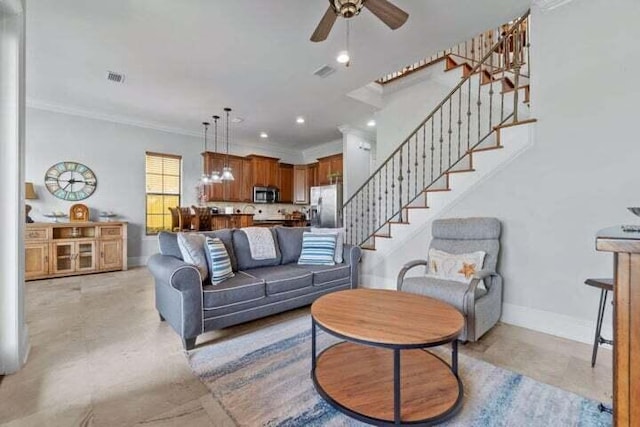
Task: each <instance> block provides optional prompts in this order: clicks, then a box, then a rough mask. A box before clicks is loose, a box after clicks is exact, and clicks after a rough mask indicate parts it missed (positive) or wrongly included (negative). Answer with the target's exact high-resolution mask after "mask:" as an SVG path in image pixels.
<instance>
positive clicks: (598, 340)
mask: <svg viewBox="0 0 640 427" xmlns="http://www.w3.org/2000/svg"><path fill="white" fill-rule="evenodd" d="M584 283H585V284H586V285H589V286H593V287H595V288H600V306H599V307H598V320H597V322H596V335H595V338H594V340H593V353H592V354H591V367H592V368H593V367H594V366H596V357H597V356H598V347H599V346H600V344H609V345H613V340H608V339H605V338H602V335H601V333H600V332H601V331H602V319H603V318H604V310H605V307H606V304H607V295H608V294H609V291H613V279H587V280H585V282H584Z"/></svg>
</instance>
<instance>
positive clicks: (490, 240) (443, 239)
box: [398, 218, 502, 341]
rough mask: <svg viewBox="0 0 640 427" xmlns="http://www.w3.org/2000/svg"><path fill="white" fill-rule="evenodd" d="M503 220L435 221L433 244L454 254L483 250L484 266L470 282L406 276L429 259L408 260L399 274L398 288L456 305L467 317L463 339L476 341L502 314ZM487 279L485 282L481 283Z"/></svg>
mask: <svg viewBox="0 0 640 427" xmlns="http://www.w3.org/2000/svg"><path fill="white" fill-rule="evenodd" d="M500 231H501V226H500V221H498V220H497V219H496V218H455V219H440V220H436V221H434V222H433V227H432V236H433V240H432V241H431V245H430V248H433V249H438V250H441V251H444V252H448V253H453V254H462V253H470V252H475V251H484V252H486V256H485V259H484V265H483V266H482V270H480V271H477V272H476V273H475V274H474V276H473V279H472V280H471V283H470V284H468V285H467V284H465V283H461V282H456V281H450V280H443V279H436V278H432V277H426V276H424V275H423V276H419V277H405V275H406V273H407V272H408V271H409V270H410V269H412V268H414V267H417V266H427V262H428V260H426V259H424V260H416V261H411V262H409V263H407V264H406V265H405V266H404V267H403V268H402V270H400V273H399V274H398V290H399V291H404V292H411V293H415V294H420V295H424V296H428V297H432V298H436V299H439V300H441V301H444V302H446V303H449V304H451V305H453V306H454V307H456V308H457V309H458V310H460V312H462V314H463V315H464V317H465V328H464V330H463V331H462V333H461V334H460V337H459V339H460V340H461V341H477V340H478V339H479V338H480V337H481V336H482V335H484V333H485V332H487V331H488V330H489V329H491V328H492V327H493V326H494V325H495V324H496V323H497V322H498V320H499V319H500V315H501V314H502V277H501V276H500V275H499V274H498V273H497V272H496V265H497V262H498V255H499V253H500ZM483 281H484V286H481V284H482V282H483Z"/></svg>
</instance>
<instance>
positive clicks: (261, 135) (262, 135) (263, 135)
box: [260, 132, 269, 138]
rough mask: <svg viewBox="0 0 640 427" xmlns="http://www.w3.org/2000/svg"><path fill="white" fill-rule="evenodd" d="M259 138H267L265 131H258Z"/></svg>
mask: <svg viewBox="0 0 640 427" xmlns="http://www.w3.org/2000/svg"><path fill="white" fill-rule="evenodd" d="M260 138H269V135H268V134H267V133H266V132H260Z"/></svg>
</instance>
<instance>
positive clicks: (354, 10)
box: [332, 0, 364, 18]
mask: <svg viewBox="0 0 640 427" xmlns="http://www.w3.org/2000/svg"><path fill="white" fill-rule="evenodd" d="M332 5H333V9H334V10H335V11H336V13H337V14H338V15H340V16H342V17H343V18H353V17H354V16H356V15H358V14H359V13H360V11H361V10H362V6H363V5H364V1H363V0H333V3H332Z"/></svg>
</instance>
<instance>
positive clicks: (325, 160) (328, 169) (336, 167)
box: [318, 154, 342, 185]
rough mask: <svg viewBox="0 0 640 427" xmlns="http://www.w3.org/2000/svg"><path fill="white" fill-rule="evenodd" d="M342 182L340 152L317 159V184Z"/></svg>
mask: <svg viewBox="0 0 640 427" xmlns="http://www.w3.org/2000/svg"><path fill="white" fill-rule="evenodd" d="M336 182H342V154H334V155H332V156H327V157H321V158H319V159H318V185H329V184H335V183H336Z"/></svg>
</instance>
